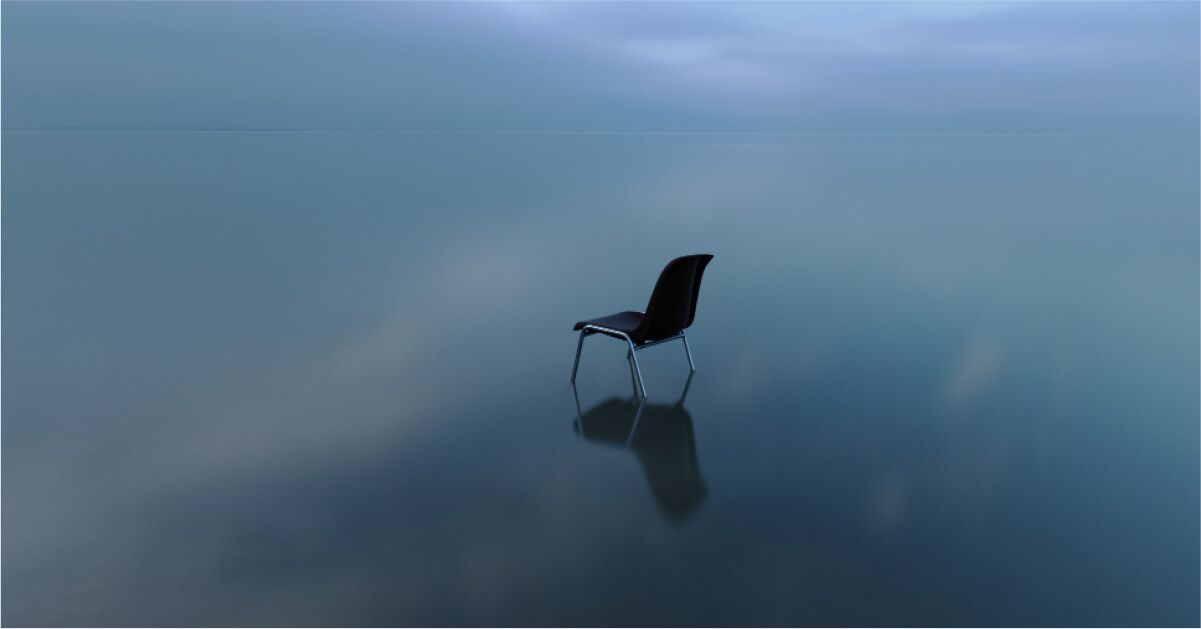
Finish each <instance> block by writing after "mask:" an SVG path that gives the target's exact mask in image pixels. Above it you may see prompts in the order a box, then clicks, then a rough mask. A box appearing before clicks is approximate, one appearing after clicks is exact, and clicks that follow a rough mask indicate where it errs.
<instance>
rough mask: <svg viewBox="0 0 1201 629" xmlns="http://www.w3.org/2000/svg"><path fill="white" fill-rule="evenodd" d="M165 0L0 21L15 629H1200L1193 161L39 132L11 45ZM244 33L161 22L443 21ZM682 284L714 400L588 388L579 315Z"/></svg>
mask: <svg viewBox="0 0 1201 629" xmlns="http://www.w3.org/2000/svg"><path fill="white" fill-rule="evenodd" d="M163 4H165V3H148V4H146V5H127V4H108V3H101V4H99V5H96V6H91V5H89V6H87V7H85V6H82V5H72V4H67V5H58V4H55V5H42V6H34V5H26V4H22V3H17V4H15V5H14V4H13V3H6V5H5V13H4V35H5V48H4V51H3V52H4V64H5V67H4V70H5V84H4V89H5V101H4V107H5V112H4V113H5V124H6V130H5V132H4V134H3V166H2V168H3V192H2V195H3V198H2V201H3V228H4V242H3V297H4V309H3V328H4V344H3V363H4V372H3V470H2V471H3V540H2V541H3V548H4V554H3V560H2V564H0V566H2V569H3V591H2V594H3V622H4V623H5V624H7V625H89V626H96V625H135V626H142V625H301V626H308V625H356V626H360V625H368V626H369V625H504V626H507V625H568V626H571V625H584V626H591V625H606V626H612V625H780V624H783V625H866V626H872V625H1006V626H1014V625H1019V626H1020V625H1136V626H1141V625H1195V624H1197V622H1198V621H1199V620H1201V618H1199V612H1198V608H1199V604H1201V601H1199V595H1198V591H1199V590H1201V576H1199V569H1198V557H1199V556H1201V547H1199V542H1198V527H1199V498H1198V496H1199V492H1201V483H1199V479H1198V465H1199V463H1201V456H1199V445H1198V444H1199V441H1201V430H1199V426H1198V413H1199V410H1201V409H1199V403H1198V382H1199V381H1201V370H1199V364H1198V354H1197V348H1198V346H1199V345H1201V333H1199V331H1198V320H1199V307H1198V302H1199V297H1201V295H1199V288H1198V286H1199V285H1201V273H1199V270H1198V240H1197V234H1198V231H1199V229H1201V221H1199V218H1198V194H1199V191H1201V175H1199V174H1198V173H1199V172H1201V158H1199V152H1198V141H1197V137H1196V133H1195V130H1191V129H1184V130H1183V131H1180V130H1177V131H1173V132H1170V133H1165V132H1162V130H1160V131H1156V132H1154V133H1152V132H1151V130H1150V129H1147V128H1141V127H1139V128H1135V127H1133V126H1132V127H1129V128H1119V129H1117V130H1116V131H1114V132H1112V133H1108V132H1107V133H1095V132H1092V131H1087V132H1086V131H1085V130H1081V129H1074V130H1072V132H1070V133H1062V134H1054V133H1042V132H1039V133H1011V132H1008V131H1007V132H1004V133H951V132H937V133H936V132H933V131H930V132H913V133H909V132H906V133H883V132H879V131H872V132H864V133H842V132H839V133H821V134H803V133H777V132H755V133H744V132H742V131H739V130H736V129H735V130H731V129H728V128H727V129H725V130H723V131H721V132H704V131H703V130H697V129H695V128H694V129H693V130H687V129H685V130H676V131H673V132H671V133H665V132H650V133H648V132H646V129H647V128H648V127H647V126H646V125H642V126H639V125H638V124H634V123H632V122H631V123H630V124H626V125H624V127H623V128H625V129H627V130H629V132H621V133H610V132H605V133H593V132H589V133H580V132H578V131H579V127H576V126H570V125H567V126H564V127H563V128H561V129H560V130H559V131H555V132H544V131H540V132H537V133H530V132H521V131H514V130H513V129H511V128H509V129H508V130H504V131H503V132H501V130H502V129H501V128H499V127H498V128H496V129H493V130H492V131H488V130H487V129H476V130H474V131H473V130H470V129H463V128H459V129H457V130H450V129H442V130H438V129H429V130H425V131H420V130H417V131H415V130H413V129H401V128H399V125H388V126H383V125H381V126H379V127H378V128H375V129H347V128H345V127H346V126H347V125H342V124H337V125H335V124H330V125H326V126H324V127H321V126H316V125H315V126H313V128H311V129H297V128H292V126H293V125H291V124H280V125H279V128H277V129H274V130H271V131H264V130H262V129H258V130H255V129H252V128H241V127H240V126H239V125H237V124H233V123H228V124H222V125H215V124H210V122H206V121H201V122H203V124H201V122H196V123H195V124H183V123H180V124H178V125H176V126H175V127H174V128H166V127H163V126H162V124H160V123H158V122H156V121H152V122H150V123H148V124H147V125H146V126H147V128H145V129H140V130H139V129H135V128H129V121H125V120H116V121H114V122H113V123H112V124H111V125H95V124H92V123H90V122H88V121H84V122H87V124H84V123H83V122H80V120H82V119H81V118H72V117H71V116H69V115H66V114H62V113H55V112H53V111H52V112H50V113H46V111H45V110H41V109H37V108H34V107H33V106H32V105H28V103H31V102H33V101H32V100H30V101H26V100H14V98H15V97H13V96H11V94H12V92H14V91H15V92H16V93H17V94H18V95H22V98H24V96H27V95H30V94H34V93H35V92H36V93H43V92H38V90H37V89H34V88H33V87H30V86H31V85H34V84H35V83H34V79H33V78H31V77H32V76H33V75H34V74H35V73H34V72H33V70H32V69H31V68H32V66H31V65H29V64H33V61H30V59H35V58H36V59H42V60H45V59H52V58H53V54H52V53H53V50H54V47H55V45H57V44H53V45H52V43H46V42H47V41H51V42H52V41H53V40H48V39H38V37H44V38H48V37H50V36H49V35H46V34H44V33H42V34H41V35H39V36H38V37H34V36H33V35H28V34H29V33H34V34H38V33H41V31H38V30H37V29H47V28H48V27H47V26H44V25H45V24H47V23H55V22H53V20H58V21H59V22H60V23H62V24H65V26H63V27H62V28H64V29H66V32H70V29H69V28H68V27H69V26H72V24H75V23H74V22H71V18H73V17H75V16H79V15H84V16H85V17H87V18H88V20H95V21H96V22H95V23H100V22H102V20H101V18H102V17H105V16H108V17H109V18H111V19H112V20H113V23H114V24H115V23H116V21H117V17H120V15H118V14H116V12H119V11H125V12H130V13H131V14H136V15H138V16H142V17H143V18H145V19H146V20H148V21H149V20H150V18H148V17H145V16H147V15H151V16H152V17H153V14H154V13H155V12H165V11H169V10H171V9H168V8H166V7H164V6H162V5H163ZM220 4H221V5H223V6H225V8H220V7H218V8H211V9H208V8H204V6H203V5H197V4H190V5H183V6H184V8H183V9H179V10H181V11H190V12H193V13H198V14H203V15H205V16H208V18H209V19H211V20H215V21H216V22H221V20H223V19H225V17H223V16H228V15H235V16H236V15H241V14H239V13H238V12H239V11H241V12H248V11H268V12H269V11H272V10H277V11H289V13H288V15H296V14H300V13H303V12H304V11H318V10H319V11H326V12H330V13H334V14H336V15H341V16H352V15H354V11H375V10H396V11H401V10H404V11H412V12H420V11H423V10H424V11H435V9H432V8H427V9H420V6H423V5H405V7H406V8H404V9H401V8H394V9H393V8H388V7H394V6H395V5H384V6H382V7H381V6H378V5H373V4H372V5H356V6H357V7H358V8H357V9H354V10H353V11H351V10H349V9H347V11H349V13H340V12H339V11H341V10H339V9H335V8H332V7H330V6H328V5H325V4H318V5H317V6H318V7H319V8H318V9H309V8H304V7H305V6H307V5H303V4H301V3H287V4H284V5H283V7H285V8H281V9H270V8H267V7H265V6H261V5H259V4H258V3H255V4H251V3H232V4H231V3H220ZM1110 4H1111V3H1105V5H1104V6H1110ZM14 6H15V7H16V8H15V9H14V8H12V7H14ZM139 6H141V7H143V8H138V7H139ZM213 6H216V5H213ZM456 6H459V5H456ZM473 6H474V5H473ZM528 6H530V5H517V7H518V8H520V7H528ZM587 6H588V7H589V9H588V10H590V11H597V12H600V13H604V11H605V9H604V7H603V6H601V7H597V6H594V5H587ZM654 6H655V5H644V6H643V8H642V9H641V10H646V11H650V10H651V9H652V8H653V7H654ZM822 6H824V5H822ZM923 6H924V5H923ZM1082 6H1083V7H1085V8H1083V9H1079V10H1085V9H1088V10H1094V11H1101V12H1104V11H1107V10H1110V9H1105V8H1104V7H1101V5H1082ZM286 7H292V8H290V9H287V8H286ZM1090 7H1091V8H1090ZM1098 7H1100V8H1098ZM460 9H461V10H467V9H466V8H463V7H462V6H460ZM480 10H482V9H480ZM612 10H613V11H616V10H617V9H612ZM623 10H626V9H623ZM631 10H633V9H631ZM692 10H694V11H696V12H697V14H698V15H699V14H700V13H702V12H703V11H702V10H701V8H700V7H694V8H693V9H692ZM813 10H816V9H813ZM1046 10H1048V11H1064V10H1067V9H1062V8H1048V9H1046ZM1181 10H1185V11H1194V12H1195V10H1196V9H1195V7H1192V6H1191V5H1183V6H1182V7H1181ZM139 11H140V12H141V13H139ZM39 12H41V13H39ZM88 12H91V13H88ZM206 12H207V13H206ZM225 12H230V13H225ZM34 17H39V18H44V19H47V20H52V21H51V22H44V21H36V20H34V19H33V18H34ZM296 19H297V20H300V18H296ZM345 19H347V20H350V19H351V17H345ZM87 23H92V22H87V20H81V21H80V22H79V24H87ZM171 23H172V24H174V22H171ZM181 23H182V22H181ZM297 23H299V22H297ZM1195 23H1196V22H1195V20H1194V22H1193V24H1194V26H1195ZM188 24H192V23H191V22H188ZM239 24H241V23H239ZM288 24H289V26H288V28H292V29H299V28H300V27H298V26H296V25H295V24H294V23H292V22H289V23H288ZM75 26H78V25H75ZM202 26H204V25H203V24H202ZM80 28H82V27H81V26H80ZM98 28H99V27H98ZM106 28H113V29H115V28H117V27H115V26H111V25H110V27H106ZM129 28H134V27H132V26H131V27H129ZM196 28H200V27H196ZM204 28H210V26H204ZM239 28H241V29H243V30H242V31H237V32H239V33H242V32H245V33H253V32H255V28H256V27H255V26H254V24H249V25H246V24H241V25H240V26H239ZM443 28H445V29H447V30H446V31H445V32H443V33H442V34H443V35H446V36H448V37H449V35H448V34H447V33H451V32H455V33H458V32H459V31H458V30H455V29H453V28H451V27H447V26H444V27H443ZM456 28H457V27H456ZM463 28H467V27H465V26H464V27H463ZM689 28H696V29H701V27H700V26H697V25H693V26H690V27H689ZM1081 28H1085V27H1081ZM480 29H481V30H482V31H483V32H491V31H488V30H487V29H484V28H483V27H480ZM235 30H236V29H235ZM468 30H470V29H468ZM702 30H703V29H702ZM96 32H105V31H102V30H98V31H96ZM136 32H137V33H138V34H139V35H138V37H140V38H142V39H144V40H145V41H147V42H150V43H147V44H145V45H147V46H164V47H165V49H166V50H168V51H171V50H177V49H176V48H174V47H172V44H170V43H166V42H164V41H161V40H158V39H154V37H153V31H141V30H139V31H136ZM231 32H233V31H231ZM289 32H291V31H289ZM297 32H299V31H297ZM306 32H307V31H306ZM316 32H324V31H320V30H318V31H316ZM14 33H15V35H14ZM22 34H26V39H21V38H20V37H21V36H22ZM97 37H98V38H99V36H97ZM230 37H233V36H232V35H231V36H230ZM297 37H298V39H297V40H296V42H298V43H296V46H297V47H298V49H304V44H303V42H304V41H306V40H305V39H304V37H300V36H299V35H298V36H297ZM313 37H316V40H314V41H323V40H321V39H320V37H318V36H317V35H314V36H313ZM431 37H433V36H432V35H431ZM14 38H15V39H14ZM35 40H36V41H40V42H42V44H43V47H42V48H38V47H37V46H35V45H34V44H32V43H28V42H32V41H35ZM14 41H15V42H16V43H13V42H14ZM103 41H108V40H103ZM114 41H115V40H114ZM138 41H141V40H138ZM239 41H240V40H239ZM21 42H26V43H21ZM101 42H102V38H99V39H97V40H96V41H94V42H92V44H88V45H94V46H96V47H97V50H99V51H104V50H107V51H108V52H107V53H105V54H111V55H113V58H114V59H115V58H117V57H120V56H121V55H129V54H132V53H129V52H128V51H124V52H122V51H123V49H122V48H121V46H133V44H120V43H112V46H114V47H115V48H113V49H111V50H110V49H108V48H105V45H107V44H105V45H102V43H101ZM61 45H62V46H63V47H65V46H67V44H61ZM81 45H82V44H81ZM197 45H198V44H197ZM396 45H398V46H399V45H401V44H396ZM430 45H433V44H430ZM490 45H492V44H490V43H487V42H485V43H482V44H480V46H482V47H484V49H485V50H486V49H487V47H488V46H490ZM64 49H65V48H64ZM454 50H458V49H453V48H450V47H448V48H447V49H446V51H445V52H446V55H445V59H450V60H455V59H459V61H461V58H459V57H456V56H455V54H453V53H454ZM34 51H36V52H37V54H36V55H35V54H34ZM23 54H24V55H26V56H22V55H23ZM62 54H66V53H62ZM281 54H283V53H281ZM1048 54H1049V53H1048ZM263 55H267V53H263ZM462 55H464V56H471V57H472V58H474V56H477V55H478V56H481V57H485V56H486V55H484V54H483V53H481V52H480V51H479V50H473V49H465V50H462ZM136 58H137V59H143V57H141V56H137V57H136ZM265 58H267V57H266V56H264V57H261V58H260V57H253V58H252V60H254V59H257V60H259V61H262V59H265ZM105 59H107V58H104V59H100V60H95V59H93V60H92V61H89V63H95V64H97V65H101V64H102V61H104V60H105ZM110 61H111V59H110ZM195 62H196V63H200V64H204V63H208V62H207V61H204V60H203V59H202V58H201V59H200V60H197V61H195ZM427 62H428V63H433V62H431V61H423V62H422V63H427ZM456 62H457V61H456ZM145 63H151V62H150V61H145ZM214 63H215V62H214ZM414 63H417V62H416V61H414ZM446 63H451V61H446ZM529 63H531V64H532V63H534V61H530V62H529ZM1191 63H1195V61H1193V62H1191ZM22 64H24V65H22ZM1185 65H1187V64H1185ZM421 67H425V66H421ZM14 68H15V69H14ZM1194 69H1195V68H1194ZM245 71H246V70H245V69H244V68H242V69H232V70H231V72H245ZM1031 71H1033V70H1031ZM14 72H15V75H14V74H13V73H14ZM22 72H24V74H23V73H22ZM1195 78H1196V77H1195V72H1194V75H1193V76H1192V78H1191V79H1189V80H1191V81H1193V82H1194V83H1195ZM72 80H75V79H72ZM130 80H132V79H130ZM322 80H326V79H322ZM354 80H357V79H355V78H354V77H351V78H348V79H347V81H354ZM431 80H433V79H431ZM497 80H498V81H499V80H500V79H497ZM997 80H998V81H999V80H1002V79H997ZM79 81H80V82H79V83H78V84H75V83H70V82H64V85H90V84H88V83H86V82H83V80H82V79H79ZM10 87H11V88H12V89H11V90H10ZM38 89H41V88H38ZM79 89H80V90H84V88H83V87H80V88H79ZM89 89H90V88H89ZM155 89H158V88H155ZM163 89H164V92H163V93H164V94H165V93H174V92H170V90H167V89H166V88H163ZM298 89H299V88H298ZM448 89H449V88H448ZM1194 92H1195V85H1194ZM44 93H50V91H49V90H48V88H47V90H46V91H44ZM113 93H114V94H125V95H128V93H129V92H127V91H122V90H117V89H114V90H113ZM233 93H234V94H240V93H242V92H233ZM1157 93H1158V92H1157ZM29 98H32V96H29ZM230 98H233V97H230ZM497 98H499V97H497ZM1164 99H1165V100H1167V101H1171V103H1176V101H1173V100H1171V99H1168V98H1167V97H1164ZM89 102H93V103H94V104H96V102H95V101H89ZM138 102H143V104H145V105H146V106H147V107H150V108H153V107H156V106H157V105H155V104H154V103H155V102H156V101H153V100H145V101H140V100H139V101H138ZM454 102H455V103H458V101H454ZM488 102H491V101H481V103H482V104H480V105H479V107H480V108H481V110H483V111H484V112H485V113H487V112H489V111H491V112H493V113H496V111H497V110H496V109H495V108H492V109H489V107H491V105H488V104H487V103H488ZM505 102H508V101H505ZM555 102H558V101H555ZM160 104H161V103H160ZM459 105H461V106H462V107H464V108H465V110H469V107H468V105H467V104H466V103H459V104H458V105H456V106H459ZM1183 105H1185V106H1188V105H1190V102H1188V101H1186V102H1184V103H1183ZM1191 105H1194V106H1195V105H1196V102H1195V101H1192V102H1191ZM96 106H99V104H96ZM305 106H312V103H309V104H308V105H305ZM1049 106H1050V105H1048V107H1049ZM1172 106H1175V105H1172ZM227 107H228V109H229V111H235V110H237V111H250V110H252V109H253V107H251V105H249V104H245V103H243V104H238V103H235V102H233V101H230V102H229V103H227ZM731 107H732V105H731ZM301 109H303V107H301ZM78 111H80V112H86V111H93V109H89V108H85V107H83V106H79V108H78ZM122 111H126V110H122ZM431 111H433V110H431ZM1195 111H1196V109H1195V107H1194V108H1193V109H1192V112H1193V116H1194V118H1195ZM506 112H508V110H504V111H502V112H501V113H497V114H496V115H497V116H502V115H508V113H506ZM1094 113H1095V112H1094ZM130 115H131V116H132V118H131V119H134V118H136V116H133V114H130ZM431 115H433V114H432V113H431ZM447 115H450V114H447ZM623 115H632V114H629V113H628V112H627V113H626V114H623ZM698 115H699V114H698ZM831 115H832V114H831ZM848 115H850V114H848ZM14 116H15V117H16V118H17V122H13V123H11V124H10V121H11V120H12V119H13V118H14ZM37 116H47V117H48V118H47V120H50V119H53V121H57V122H58V123H59V124H50V123H48V122H47V123H45V124H42V123H38V124H35V123H34V122H36V121H35V118H37ZM55 116H57V117H55ZM146 117H147V119H150V118H153V116H151V115H149V114H146ZM285 117H286V116H285ZM185 118H186V117H185ZM182 119H183V118H181V120H182ZM188 120H192V121H193V122H195V120H196V119H188ZM31 121H34V122H31ZM224 122H228V121H224ZM544 122H545V121H544ZM635 122H647V120H646V119H639V120H638V121H635ZM18 123H19V124H18ZM1065 124H1066V123H1065ZM39 125H41V126H39ZM218 126H222V127H224V128H223V129H216V128H215V127H218ZM50 127H55V128H50ZM651 128H652V129H653V127H651ZM638 129H642V131H639V130H638ZM660 129H662V125H660ZM697 252H709V253H713V254H715V256H716V257H715V259H714V261H713V263H712V264H711V265H710V266H709V268H708V270H707V272H706V276H705V280H704V284H703V286H702V290H701V296H700V302H699V309H698V314H697V318H696V323H695V325H694V326H693V328H691V329H690V330H689V342H690V345H691V348H692V352H693V354H694V357H695V359H696V363H697V371H696V372H695V374H693V375H692V377H691V378H689V372H688V363H687V359H686V357H685V355H684V350H683V347H682V346H681V345H679V344H665V345H662V346H658V347H655V348H652V349H648V350H646V351H645V352H640V356H639V360H640V361H641V365H642V369H643V372H644V375H645V377H646V384H647V388H648V390H649V393H650V400H649V402H648V404H647V405H646V406H645V407H642V408H641V409H640V408H639V404H638V403H637V402H636V401H634V400H633V399H632V396H633V389H632V384H631V381H630V373H629V371H628V369H627V366H626V362H625V356H624V350H623V347H622V346H621V345H620V344H619V343H617V342H614V341H612V340H611V339H605V338H603V337H590V338H589V339H588V340H587V342H586V345H585V351H584V356H583V360H582V364H581V367H580V375H579V380H578V389H573V387H572V386H571V385H570V384H569V382H568V378H569V375H570V369H571V361H572V358H573V352H574V350H575V344H576V337H575V335H574V334H573V333H572V332H571V324H572V323H573V322H575V321H576V320H579V319H583V318H588V317H594V316H598V315H603V314H608V313H610V312H615V311H619V310H627V309H642V308H643V307H644V306H645V302H646V299H647V297H648V296H649V294H650V290H651V288H652V285H653V282H654V280H655V278H656V277H657V275H658V272H659V270H660V269H661V268H662V266H663V265H664V264H665V263H666V262H667V261H668V260H669V259H671V258H673V257H675V256H678V255H683V254H688V253H697ZM681 396H683V397H681Z"/></svg>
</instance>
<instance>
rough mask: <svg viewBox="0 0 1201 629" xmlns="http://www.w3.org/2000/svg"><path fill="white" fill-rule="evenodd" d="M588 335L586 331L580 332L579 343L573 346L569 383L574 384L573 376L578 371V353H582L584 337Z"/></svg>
mask: <svg viewBox="0 0 1201 629" xmlns="http://www.w3.org/2000/svg"><path fill="white" fill-rule="evenodd" d="M587 335H588V331H587V330H580V342H579V344H578V345H576V346H575V366H574V367H572V368H571V383H572V384H575V374H576V372H577V371H579V370H580V352H583V351H584V337H585V336H587Z"/></svg>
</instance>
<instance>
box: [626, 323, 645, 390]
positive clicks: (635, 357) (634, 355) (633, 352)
mask: <svg viewBox="0 0 1201 629" xmlns="http://www.w3.org/2000/svg"><path fill="white" fill-rule="evenodd" d="M626 343H627V344H629V346H630V360H631V361H633V363H634V371H635V372H636V373H637V374H638V388H640V389H642V399H644V400H645V399H646V398H648V397H650V395H648V394H647V392H646V383H645V382H643V381H642V368H641V367H639V366H638V354H637V353H636V350H635V349H634V342H633V341H631V340H630V339H628V338H627V339H626Z"/></svg>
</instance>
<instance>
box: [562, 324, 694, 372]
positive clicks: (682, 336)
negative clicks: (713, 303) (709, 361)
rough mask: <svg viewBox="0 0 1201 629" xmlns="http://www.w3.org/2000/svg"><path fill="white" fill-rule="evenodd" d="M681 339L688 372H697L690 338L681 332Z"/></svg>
mask: <svg viewBox="0 0 1201 629" xmlns="http://www.w3.org/2000/svg"><path fill="white" fill-rule="evenodd" d="M680 338H681V339H683V340H684V353H685V354H688V371H690V372H692V371H696V365H694V364H692V350H690V349H688V337H687V336H685V335H684V333H683V332H681V333H680ZM576 360H577V361H578V360H579V358H576Z"/></svg>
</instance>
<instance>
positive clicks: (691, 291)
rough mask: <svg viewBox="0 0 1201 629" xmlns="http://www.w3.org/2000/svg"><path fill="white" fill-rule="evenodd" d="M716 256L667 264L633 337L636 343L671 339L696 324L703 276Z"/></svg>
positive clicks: (703, 254)
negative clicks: (693, 321)
mask: <svg viewBox="0 0 1201 629" xmlns="http://www.w3.org/2000/svg"><path fill="white" fill-rule="evenodd" d="M712 259H713V256H712V255H709V254H707V253H701V254H697V255H691V256H684V257H682V258H676V259H675V260H672V261H671V262H668V263H667V266H666V267H664V268H663V272H662V273H660V274H659V281H658V282H656V283H655V290H654V292H652V293H651V300H650V303H648V304H647V305H646V315H645V316H643V318H642V323H641V324H640V325H639V326H638V329H637V330H635V331H634V333H633V334H631V335H630V337H631V340H633V341H634V342H635V343H645V342H647V341H656V340H659V339H664V338H669V337H672V336H675V335H677V334H679V333H680V332H682V331H683V330H684V329H685V328H687V327H688V326H690V325H692V320H693V319H695V318H696V299H697V296H698V295H700V292H701V276H702V275H703V274H704V273H705V267H706V266H707V265H708V264H709V261H710V260H712Z"/></svg>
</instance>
